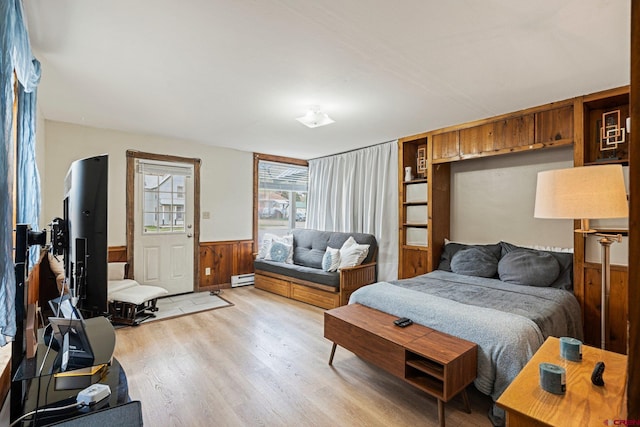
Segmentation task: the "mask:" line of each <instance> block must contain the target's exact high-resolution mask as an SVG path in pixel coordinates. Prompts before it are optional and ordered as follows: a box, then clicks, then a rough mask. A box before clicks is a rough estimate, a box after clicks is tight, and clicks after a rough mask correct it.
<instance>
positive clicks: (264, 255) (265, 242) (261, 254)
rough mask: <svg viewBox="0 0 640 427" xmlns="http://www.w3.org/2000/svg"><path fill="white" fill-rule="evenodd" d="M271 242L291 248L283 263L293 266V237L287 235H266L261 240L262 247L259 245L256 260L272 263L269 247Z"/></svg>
mask: <svg viewBox="0 0 640 427" xmlns="http://www.w3.org/2000/svg"><path fill="white" fill-rule="evenodd" d="M273 242H278V243H282V244H285V245H288V246H291V250H290V251H289V254H288V256H287V259H286V260H285V262H286V263H287V264H293V235H292V234H288V235H286V236H282V237H280V236H276V235H275V234H271V233H266V234H265V235H264V237H263V238H262V245H260V250H259V251H258V258H260V259H265V260H267V261H272V260H273V258H272V257H271V246H272V245H273Z"/></svg>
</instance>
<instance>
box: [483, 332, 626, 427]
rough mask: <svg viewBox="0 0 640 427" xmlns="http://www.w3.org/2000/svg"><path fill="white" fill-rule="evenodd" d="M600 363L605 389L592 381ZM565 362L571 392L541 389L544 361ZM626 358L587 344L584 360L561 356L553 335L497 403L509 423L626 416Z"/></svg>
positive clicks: (595, 421)
mask: <svg viewBox="0 0 640 427" xmlns="http://www.w3.org/2000/svg"><path fill="white" fill-rule="evenodd" d="M598 361H603V362H604V364H605V371H604V375H603V378H604V382H605V385H604V386H603V387H598V386H595V385H593V384H592V383H591V373H592V372H593V368H594V366H595V364H596V362H598ZM543 362H547V363H553V364H556V365H559V366H562V367H563V368H564V369H565V370H566V372H567V377H566V384H567V392H566V394H565V395H555V394H552V393H549V392H546V391H544V390H543V389H542V388H541V387H540V374H539V365H540V363H543ZM626 383H627V356H625V355H622V354H618V353H613V352H610V351H606V350H601V349H598V348H594V347H589V346H586V345H583V346H582V362H571V361H569V360H566V359H563V358H562V357H560V340H559V339H558V338H554V337H549V338H547V340H546V341H545V342H544V344H543V345H542V347H540V349H538V351H537V352H536V354H535V355H534V356H533V357H532V358H531V360H530V361H529V362H528V363H527V365H526V366H525V367H524V369H523V370H522V371H521V372H520V373H519V374H518V376H517V377H516V379H515V380H514V381H513V382H512V383H511V384H510V385H509V387H508V388H507V389H506V390H505V391H504V393H502V396H500V398H499V399H498V401H497V402H496V403H497V405H498V406H500V407H501V408H503V409H505V411H506V412H507V426H512V427H513V426H523V425H528V426H531V425H534V426H536V425H541V426H542V425H552V426H569V425H576V426H587V425H604V423H605V421H606V420H620V419H625V416H624V415H625V412H626V410H625V396H626V395H625V390H626Z"/></svg>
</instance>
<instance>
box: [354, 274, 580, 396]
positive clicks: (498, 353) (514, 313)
mask: <svg viewBox="0 0 640 427" xmlns="http://www.w3.org/2000/svg"><path fill="white" fill-rule="evenodd" d="M349 302H350V303H360V304H363V305H366V306H369V307H372V308H375V309H378V310H380V311H384V312H386V313H389V314H392V315H395V316H398V317H408V318H410V319H412V320H413V321H414V322H415V323H419V324H421V325H425V326H428V327H431V328H433V329H436V330H438V331H441V332H445V333H448V334H450V335H454V336H457V337H460V338H464V339H466V340H469V341H472V342H475V343H476V344H478V376H477V378H476V380H475V385H476V387H477V388H478V390H480V391H481V392H482V393H485V394H487V395H490V396H491V397H492V398H493V400H494V401H495V400H496V399H498V397H500V395H501V394H502V392H503V391H504V390H505V389H506V387H507V386H508V385H509V383H510V382H511V381H512V380H513V379H514V378H515V376H516V375H517V374H518V372H520V370H521V369H522V368H523V367H524V365H525V364H526V363H527V361H528V360H529V359H530V358H531V356H533V354H534V353H535V352H536V350H537V349H538V348H539V347H540V346H541V345H542V343H543V342H544V340H545V339H546V338H547V337H549V336H556V337H561V336H570V337H574V338H578V339H580V340H581V339H582V321H581V314H580V306H579V304H578V301H577V300H576V298H575V297H574V295H573V294H572V293H571V292H568V291H565V290H560V289H555V288H538V287H532V286H520V285H512V284H509V283H505V282H501V281H500V280H496V279H484V278H479V277H472V276H462V275H458V274H455V273H449V272H446V271H440V270H436V271H433V272H431V273H428V274H425V275H422V276H418V277H414V278H411V279H405V280H399V281H395V282H393V283H388V282H379V283H374V284H373V285H368V286H365V287H362V288H360V289H358V290H357V291H356V292H354V293H353V294H352V295H351V299H350V301H349Z"/></svg>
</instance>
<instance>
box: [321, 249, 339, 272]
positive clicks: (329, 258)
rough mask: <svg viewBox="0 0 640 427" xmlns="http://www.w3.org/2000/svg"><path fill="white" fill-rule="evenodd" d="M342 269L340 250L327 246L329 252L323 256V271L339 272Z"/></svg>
mask: <svg viewBox="0 0 640 427" xmlns="http://www.w3.org/2000/svg"><path fill="white" fill-rule="evenodd" d="M338 267H340V249H334V248H330V247H328V246H327V251H326V252H325V253H324V255H323V256H322V269H323V270H324V271H337V270H338Z"/></svg>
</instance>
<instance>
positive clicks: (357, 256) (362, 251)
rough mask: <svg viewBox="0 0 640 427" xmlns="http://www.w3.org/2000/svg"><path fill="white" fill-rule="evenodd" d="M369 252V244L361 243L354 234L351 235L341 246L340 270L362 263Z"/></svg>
mask: <svg viewBox="0 0 640 427" xmlns="http://www.w3.org/2000/svg"><path fill="white" fill-rule="evenodd" d="M368 253H369V245H360V244H358V243H357V242H356V240H355V239H354V238H353V236H350V237H349V238H348V239H347V241H346V242H344V244H343V245H342V247H341V248H340V267H338V270H340V269H342V268H346V267H355V266H356V265H360V264H362V261H364V259H365V258H366V257H367V254H368Z"/></svg>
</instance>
